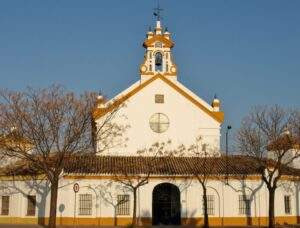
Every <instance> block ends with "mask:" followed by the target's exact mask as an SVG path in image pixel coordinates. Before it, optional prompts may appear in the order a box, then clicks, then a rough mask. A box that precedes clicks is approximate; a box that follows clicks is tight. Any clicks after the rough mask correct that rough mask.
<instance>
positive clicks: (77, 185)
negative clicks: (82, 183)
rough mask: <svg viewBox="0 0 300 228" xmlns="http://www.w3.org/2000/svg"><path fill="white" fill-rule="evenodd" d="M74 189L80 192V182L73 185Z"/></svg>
mask: <svg viewBox="0 0 300 228" xmlns="http://www.w3.org/2000/svg"><path fill="white" fill-rule="evenodd" d="M73 190H74V192H75V193H77V192H79V184H78V183H75V184H74V185H73Z"/></svg>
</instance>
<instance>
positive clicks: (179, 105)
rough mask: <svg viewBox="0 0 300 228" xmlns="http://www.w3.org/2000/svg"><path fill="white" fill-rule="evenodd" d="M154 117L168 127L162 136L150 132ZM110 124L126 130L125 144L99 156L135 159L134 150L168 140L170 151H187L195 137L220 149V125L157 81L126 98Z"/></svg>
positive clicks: (163, 83) (174, 91) (124, 135)
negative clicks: (166, 121)
mask: <svg viewBox="0 0 300 228" xmlns="http://www.w3.org/2000/svg"><path fill="white" fill-rule="evenodd" d="M155 94H163V95H164V100H165V101H164V103H163V104H157V103H155V100H154V97H155ZM206 105H207V104H206ZM207 106H208V105H207ZM154 113H164V114H165V115H167V116H168V118H169V122H170V125H169V128H168V130H167V131H166V132H163V133H156V132H153V131H152V130H151V128H150V126H149V119H150V117H151V115H153V114H154ZM114 121H115V122H116V123H117V124H120V125H123V126H124V125H128V126H129V128H128V129H127V130H126V132H125V134H123V138H124V139H125V138H126V139H128V141H127V142H126V143H125V144H123V145H122V146H116V147H114V148H111V149H110V150H108V151H105V152H103V153H102V154H101V155H107V154H109V155H135V154H136V152H137V150H140V149H144V148H146V147H150V146H151V145H152V144H153V143H155V142H166V141H168V140H171V142H172V145H173V147H174V148H176V147H177V146H178V145H181V144H184V145H185V146H187V147H188V146H190V145H191V144H194V143H195V140H196V137H198V136H201V137H202V138H203V143H205V144H208V145H209V146H210V147H211V148H213V149H216V150H219V148H220V123H219V122H218V121H216V120H215V119H213V118H212V117H211V116H210V115H208V114H207V113H205V112H204V111H203V110H202V109H200V108H199V107H197V106H196V105H194V104H193V103H192V102H191V101H190V100H188V99H187V98H185V97H184V96H183V95H181V94H180V93H179V92H177V91H176V90H175V89H173V88H172V87H171V86H169V85H167V84H166V83H165V82H164V81H162V80H161V79H157V80H155V81H153V82H152V83H150V84H149V85H148V86H146V87H145V88H143V89H142V90H141V91H139V92H138V93H136V94H135V95H134V96H132V97H130V98H129V99H128V100H127V101H126V102H125V105H124V107H122V108H121V109H119V110H118V111H117V115H116V118H114ZM98 122H101V119H100V120H98ZM100 143H101V142H100ZM100 147H101V146H100V145H99V144H98V148H100Z"/></svg>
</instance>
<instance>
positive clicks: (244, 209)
mask: <svg viewBox="0 0 300 228" xmlns="http://www.w3.org/2000/svg"><path fill="white" fill-rule="evenodd" d="M250 212H251V204H250V197H249V195H239V214H240V215H250Z"/></svg>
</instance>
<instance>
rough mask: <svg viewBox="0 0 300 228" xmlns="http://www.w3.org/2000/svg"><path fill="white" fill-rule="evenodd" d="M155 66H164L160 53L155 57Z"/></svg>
mask: <svg viewBox="0 0 300 228" xmlns="http://www.w3.org/2000/svg"><path fill="white" fill-rule="evenodd" d="M155 65H156V66H161V65H162V54H161V53H159V52H158V53H157V54H156V55H155Z"/></svg>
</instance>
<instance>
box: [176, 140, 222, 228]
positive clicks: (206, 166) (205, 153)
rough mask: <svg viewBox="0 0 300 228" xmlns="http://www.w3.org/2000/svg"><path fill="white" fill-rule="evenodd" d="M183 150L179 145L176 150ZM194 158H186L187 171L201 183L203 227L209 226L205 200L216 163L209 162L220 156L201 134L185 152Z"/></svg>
mask: <svg viewBox="0 0 300 228" xmlns="http://www.w3.org/2000/svg"><path fill="white" fill-rule="evenodd" d="M182 150H183V151H185V150H186V149H183V147H182V146H181V147H179V149H178V151H180V154H182V152H181V151H182ZM185 154H189V155H191V156H193V157H195V158H196V163H197V164H195V163H194V162H195V160H194V161H193V160H191V159H188V160H187V165H188V167H189V171H190V172H191V174H192V175H193V176H194V177H195V178H196V179H197V181H198V182H199V184H200V185H201V188H202V192H203V198H202V202H203V215H204V222H203V223H204V224H203V227H204V228H208V227H209V220H208V202H207V201H208V200H207V184H208V180H209V178H211V176H212V175H214V174H215V173H214V171H215V168H216V167H215V165H216V163H213V162H211V161H212V159H213V158H214V157H220V153H219V152H217V151H216V150H215V149H214V148H210V147H209V145H208V144H206V143H204V142H203V139H202V137H201V136H198V137H197V138H196V141H195V143H194V144H192V145H191V146H190V147H189V148H188V149H187V153H185Z"/></svg>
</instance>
